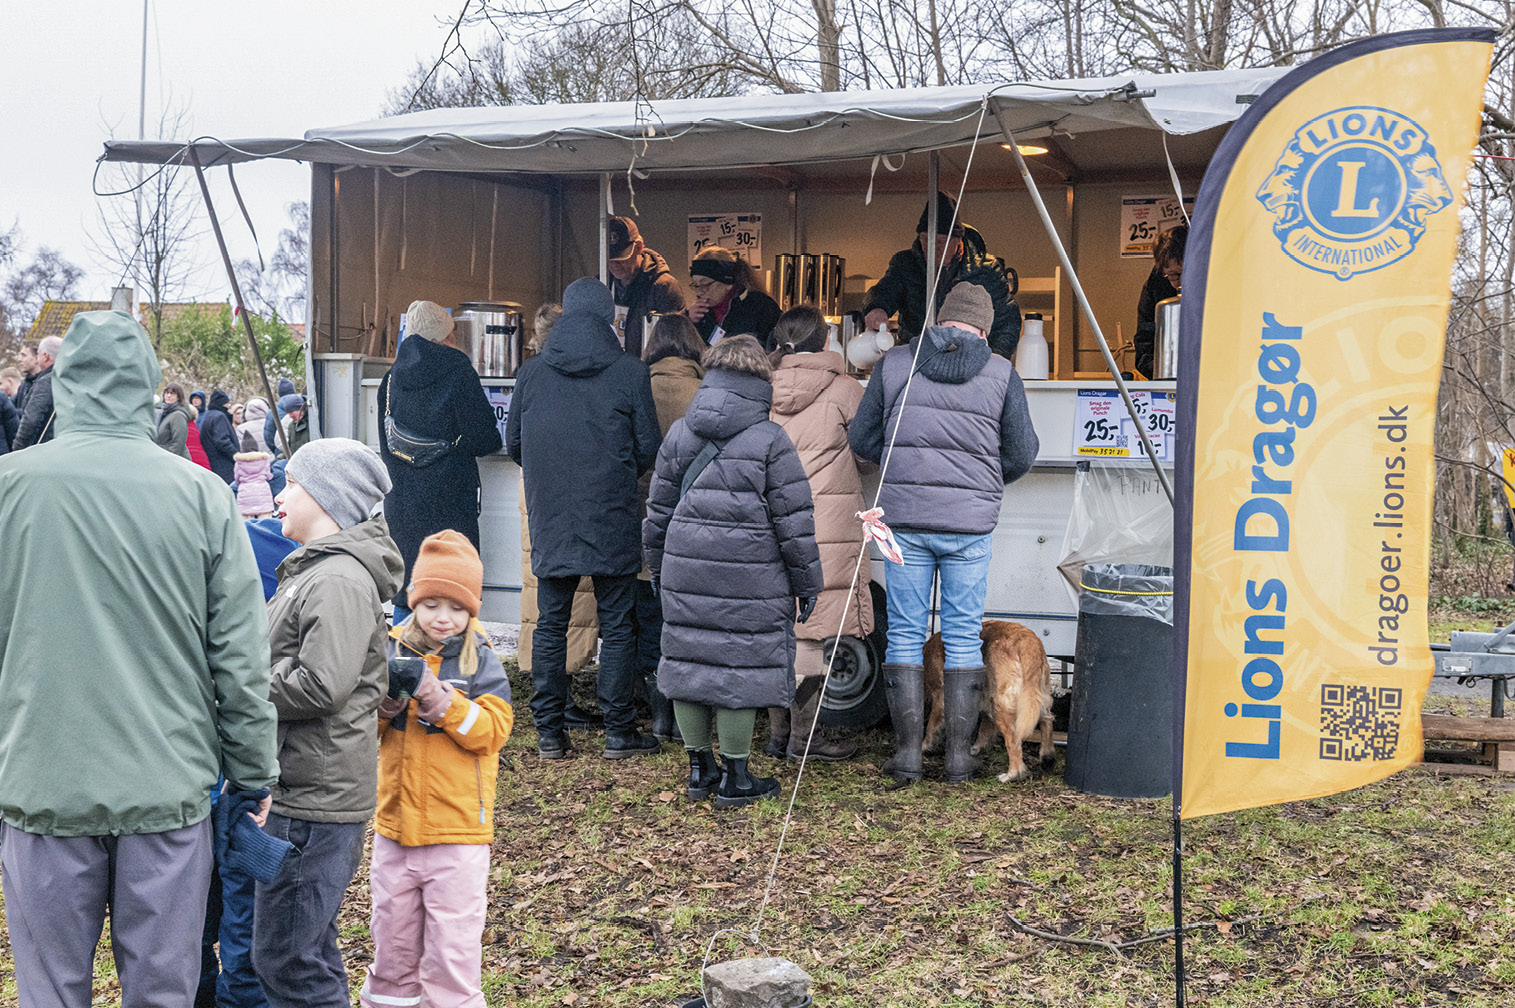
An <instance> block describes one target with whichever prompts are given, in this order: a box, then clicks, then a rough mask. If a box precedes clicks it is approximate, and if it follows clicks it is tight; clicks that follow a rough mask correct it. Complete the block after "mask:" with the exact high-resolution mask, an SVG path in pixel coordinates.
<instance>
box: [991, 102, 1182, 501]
mask: <svg viewBox="0 0 1515 1008" xmlns="http://www.w3.org/2000/svg"><path fill="white" fill-rule="evenodd" d="M1000 129H1001V130H1003V131H1004V134H1005V140H1006V141H1007V142H1008V143H1009V144H1010V152H1011V153H1012V154H1014V155H1015V164H1016V167H1018V168H1019V169H1020V172H1021V179H1022V181H1024V182H1025V183H1026V192H1028V193H1030V194H1031V202H1032V203H1033V204H1035V205H1036V212H1037V214H1038V215H1040V216H1041V219H1042V227H1043V228H1044V229H1045V230H1046V232H1047V237H1048V238H1051V239H1052V246H1053V247H1054V248H1055V249H1057V258H1058V261H1059V262H1061V263H1062V264H1063V272H1064V273H1066V274H1068V281H1069V282H1070V283H1071V284H1072V285H1073V294H1074V296H1075V297H1077V298H1078V306H1079V307H1080V308H1082V309H1083V311H1084V317H1085V318H1087V319H1088V320H1089V328H1090V329H1093V330H1094V337H1095V338H1096V339H1097V340H1099V352H1100V353H1101V354H1102V355H1104V358H1105V367H1107V368H1109V369H1110V377H1111V378H1113V379H1115V387H1116V388H1117V389H1119V390H1120V397H1121V400H1122V401H1123V402H1125V404H1126V412H1127V413H1128V414H1130V416H1131V422H1132V423H1133V424H1135V425H1136V433H1137V435H1138V436H1139V437H1140V438H1141V439H1142V447H1144V448H1145V449H1146V450H1147V460H1148V461H1149V462H1151V463H1152V469H1153V470H1154V471H1155V472H1156V473H1157V481H1158V482H1159V483H1161V484H1162V487H1163V493H1165V494H1167V495H1168V503H1169V504H1172V503H1173V483H1172V481H1171V480H1169V479H1168V473H1167V471H1166V470H1165V469H1163V466H1162V463H1161V462H1159V461H1157V453H1156V452H1155V451H1153V450H1152V439H1151V438H1149V437H1147V428H1146V426H1145V425H1144V424H1143V423H1142V421H1141V414H1139V413H1137V412H1136V404H1135V403H1134V402H1132V401H1131V390H1130V389H1128V388H1126V382H1125V380H1124V379H1123V378H1121V376H1120V368H1119V367H1117V366H1116V363H1115V357H1114V355H1113V354H1111V353H1110V344H1109V343H1107V342H1105V334H1104V332H1103V330H1101V329H1100V327H1099V319H1097V318H1095V317H1094V309H1093V308H1091V307H1089V298H1088V296H1087V295H1085V294H1084V285H1083V283H1082V282H1081V281H1080V280H1079V278H1078V274H1077V273H1076V272H1074V269H1073V263H1072V261H1071V260H1069V258H1068V250H1067V248H1066V247H1064V245H1063V240H1062V237H1061V236H1059V235H1058V233H1057V228H1056V227H1055V226H1054V225H1053V223H1052V217H1051V216H1050V215H1049V214H1048V213H1047V205H1046V204H1045V203H1043V202H1042V194H1041V192H1040V191H1039V190H1038V189H1037V188H1036V180H1035V179H1033V178H1032V177H1031V170H1030V169H1029V168H1027V167H1026V159H1025V158H1024V157H1022V156H1021V151H1020V147H1018V146H1017V145H1016V143H1015V134H1013V133H1011V132H1010V129H1009V128H1008V127H1007V126H1005V124H1004V121H1003V120H1001V122H1000ZM1189 436H1190V437H1193V436H1194V432H1193V431H1190V432H1189Z"/></svg>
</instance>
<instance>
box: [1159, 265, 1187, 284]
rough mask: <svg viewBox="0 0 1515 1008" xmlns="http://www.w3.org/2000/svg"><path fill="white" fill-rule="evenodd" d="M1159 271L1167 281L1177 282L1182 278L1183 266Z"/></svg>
mask: <svg viewBox="0 0 1515 1008" xmlns="http://www.w3.org/2000/svg"><path fill="white" fill-rule="evenodd" d="M1159 272H1160V273H1162V276H1163V279H1164V280H1167V281H1168V282H1169V283H1177V282H1178V281H1180V280H1182V279H1183V278H1184V268H1183V267H1182V266H1179V267H1177V268H1169V269H1165V270H1160V271H1159Z"/></svg>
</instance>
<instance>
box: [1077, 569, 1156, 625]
mask: <svg viewBox="0 0 1515 1008" xmlns="http://www.w3.org/2000/svg"><path fill="white" fill-rule="evenodd" d="M1080 588H1081V589H1082V590H1081V591H1080V592H1079V595H1078V611H1079V612H1080V613H1089V614H1090V615H1091V616H1135V617H1137V618H1138V619H1149V620H1156V621H1157V622H1159V623H1166V624H1167V625H1168V626H1172V625H1173V568H1171V567H1158V566H1156V565H1155V564H1088V565H1087V566H1085V567H1084V571H1083V577H1082V578H1081V579H1080Z"/></svg>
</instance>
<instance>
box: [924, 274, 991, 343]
mask: <svg viewBox="0 0 1515 1008" xmlns="http://www.w3.org/2000/svg"><path fill="white" fill-rule="evenodd" d="M936 321H937V322H938V323H942V322H966V323H968V324H969V325H971V326H972V327H973V328H975V329H981V330H983V331H984V332H986V333H987V332H988V331H989V330H990V329H993V328H994V302H993V301H991V300H990V299H989V292H988V291H986V290H984V289H983V288H982V287H980V286H979V285H978V284H975V283H969V282H968V281H966V280H964V281H963V282H962V283H960V284H958V285H957V286H956V287H953V288H952V291H951V293H949V294H948V295H947V300H945V301H943V302H942V310H941V311H939V312H937V313H936Z"/></svg>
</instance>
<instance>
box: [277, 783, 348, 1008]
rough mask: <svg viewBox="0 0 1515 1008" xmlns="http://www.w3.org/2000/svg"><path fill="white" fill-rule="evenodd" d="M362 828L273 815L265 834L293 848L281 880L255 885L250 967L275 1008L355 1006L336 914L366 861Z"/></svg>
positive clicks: (344, 1007)
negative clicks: (340, 944)
mask: <svg viewBox="0 0 1515 1008" xmlns="http://www.w3.org/2000/svg"><path fill="white" fill-rule="evenodd" d="M365 826H366V824H365V823H360V822H354V823H327V822H311V821H309V820H306V819H291V818H289V817H287V816H282V815H279V814H278V813H277V812H271V813H269V816H268V825H267V826H266V827H265V829H266V830H267V832H268V833H269V834H270V835H271V836H276V837H278V838H279V839H280V840H288V841H289V842H290V843H292V844H294V847H295V849H294V850H293V851H292V852H291V853H290V855H289V860H287V861H285V862H284V868H283V870H282V871H280V872H279V877H278V878H276V879H274V881H273V882H271V883H269V884H267V885H265V884H264V883H262V882H259V883H257V895H256V897H255V899H254V909H253V948H252V962H253V968H254V969H255V970H256V971H257V975H258V979H259V980H261V981H262V982H263V993H264V995H265V996H266V997H267V998H268V1003H269V1004H270V1005H273V1006H275V1008H348V1006H349V1005H351V1004H352V998H351V997H350V996H349V995H348V990H347V968H346V966H344V965H343V963H342V951H341V949H340V948H338V947H337V914H338V912H339V911H340V910H341V909H342V897H343V896H344V895H345V894H346V893H347V886H348V884H349V883H351V882H352V877H353V876H354V875H355V874H357V871H358V863H359V862H360V861H362V860H363V831H364V828H365Z"/></svg>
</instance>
